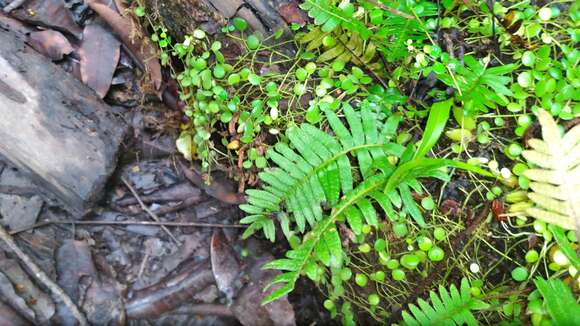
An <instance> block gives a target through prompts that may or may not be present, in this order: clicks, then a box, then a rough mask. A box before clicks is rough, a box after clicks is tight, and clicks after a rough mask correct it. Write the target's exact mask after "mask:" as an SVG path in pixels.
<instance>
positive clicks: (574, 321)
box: [534, 277, 580, 326]
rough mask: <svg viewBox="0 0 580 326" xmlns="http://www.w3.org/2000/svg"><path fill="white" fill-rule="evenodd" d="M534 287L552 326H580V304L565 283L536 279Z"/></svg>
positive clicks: (555, 280)
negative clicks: (541, 298)
mask: <svg viewBox="0 0 580 326" xmlns="http://www.w3.org/2000/svg"><path fill="white" fill-rule="evenodd" d="M534 283H535V284H536V287H537V288H538V290H539V291H540V293H541V294H542V296H543V297H544V304H545V306H546V310H547V311H548V314H549V315H550V317H552V323H553V325H557V326H565V325H580V304H578V302H577V300H576V298H574V294H572V291H571V289H570V287H569V286H568V285H566V283H564V282H562V281H561V280H559V279H550V280H544V279H543V278H539V277H538V278H536V279H535V280H534Z"/></svg>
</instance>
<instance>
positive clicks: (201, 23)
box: [145, 0, 294, 41]
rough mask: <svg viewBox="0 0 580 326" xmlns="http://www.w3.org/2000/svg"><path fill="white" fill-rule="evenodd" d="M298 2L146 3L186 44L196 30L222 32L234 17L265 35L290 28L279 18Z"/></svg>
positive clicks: (182, 0) (160, 0)
mask: <svg viewBox="0 0 580 326" xmlns="http://www.w3.org/2000/svg"><path fill="white" fill-rule="evenodd" d="M292 1H294V0H174V1H163V0H145V5H146V6H147V7H148V8H149V9H150V10H152V12H153V13H154V16H155V17H156V18H157V19H158V20H159V21H160V22H161V23H162V24H163V25H164V26H165V27H166V28H167V29H168V31H169V34H170V35H171V36H172V37H173V38H175V39H177V40H179V41H180V40H182V39H183V36H184V35H186V34H191V33H192V32H193V30H195V29H196V28H201V29H203V30H205V31H206V32H209V33H210V34H213V33H215V32H218V31H219V28H220V27H221V26H224V25H225V24H226V23H227V21H228V20H229V19H231V18H233V17H236V16H237V17H240V18H244V19H245V20H246V21H247V22H248V24H249V26H250V28H251V29H252V30H254V31H256V32H258V33H261V34H263V35H268V34H270V33H273V32H275V31H277V30H279V29H286V30H287V24H286V22H285V21H284V19H283V18H282V16H281V15H280V14H279V9H280V7H281V6H283V5H286V4H288V3H289V2H292Z"/></svg>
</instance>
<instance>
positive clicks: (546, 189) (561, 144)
mask: <svg viewBox="0 0 580 326" xmlns="http://www.w3.org/2000/svg"><path fill="white" fill-rule="evenodd" d="M538 119H539V121H540V125H541V126H542V137H543V140H540V139H531V140H530V141H529V142H528V144H529V145H530V147H531V148H532V150H526V151H524V152H523V156H524V158H526V160H528V162H529V163H532V164H534V165H536V166H537V168H532V169H528V170H526V171H525V172H524V175H525V176H526V177H527V178H528V179H530V180H531V181H532V182H530V188H531V189H532V190H533V192H531V193H529V194H528V197H529V198H530V199H531V200H532V201H533V202H534V203H535V204H536V207H532V208H530V209H528V210H527V211H526V212H527V214H529V215H530V216H532V217H534V218H537V219H540V220H542V221H545V222H548V223H551V224H555V225H558V226H560V227H562V228H564V229H567V230H574V229H576V230H577V232H580V196H579V195H578V194H580V125H578V126H575V127H574V128H572V129H571V130H570V131H568V132H567V133H566V134H565V135H563V136H562V135H561V133H560V129H559V128H558V125H557V124H556V122H555V121H554V119H553V118H552V116H551V115H550V114H549V113H548V112H546V111H545V110H543V109H540V110H539V112H538Z"/></svg>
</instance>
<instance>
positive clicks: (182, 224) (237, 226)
mask: <svg viewBox="0 0 580 326" xmlns="http://www.w3.org/2000/svg"><path fill="white" fill-rule="evenodd" d="M53 224H76V225H148V226H167V227H202V228H232V229H245V228H247V226H246V225H241V224H218V223H199V222H153V221H44V222H39V223H36V224H34V225H30V226H27V227H23V228H20V229H16V230H13V231H10V235H15V234H18V233H22V232H26V231H30V230H33V229H38V228H41V227H45V226H49V225H53Z"/></svg>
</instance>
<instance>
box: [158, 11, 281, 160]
mask: <svg viewBox="0 0 580 326" xmlns="http://www.w3.org/2000/svg"><path fill="white" fill-rule="evenodd" d="M236 28H237V29H238V30H239V31H244V30H245V29H246V28H247V22H246V21H245V20H243V19H239V18H236V19H234V20H233V24H232V25H230V26H228V27H227V30H228V31H234V30H235V29H236ZM164 40H165V41H166V42H164V43H163V44H159V46H160V47H162V45H163V47H171V49H172V52H171V54H172V55H173V56H174V57H176V58H178V59H179V60H180V61H181V62H182V64H183V66H184V70H183V71H182V72H181V73H179V74H178V75H177V80H178V82H179V86H180V99H181V100H182V101H184V102H185V103H187V107H186V109H185V114H186V115H187V117H189V119H190V121H191V127H192V128H190V129H189V128H186V129H185V130H184V131H183V132H182V134H181V136H180V138H179V140H178V142H177V144H178V148H179V150H180V152H182V153H184V154H185V156H186V157H188V158H189V157H191V156H192V155H193V154H195V155H197V157H198V158H200V159H201V160H202V164H203V167H204V168H207V167H208V166H209V161H210V155H211V154H212V153H213V152H212V150H211V147H212V146H210V138H211V135H212V132H213V130H214V125H215V124H216V123H217V122H221V123H224V124H225V123H229V122H230V121H231V120H232V118H233V117H234V115H235V114H238V120H237V130H236V131H237V133H238V134H240V135H241V136H240V137H239V140H237V139H236V140H234V141H228V140H227V139H222V143H223V144H224V145H225V146H226V147H227V148H228V149H230V150H236V149H238V148H239V147H240V142H242V143H245V144H248V143H251V142H252V141H254V139H255V136H256V135H257V134H259V133H260V132H261V130H262V125H264V124H265V125H272V124H273V123H274V121H275V120H276V119H278V115H279V114H278V102H279V100H280V93H279V90H278V85H277V84H276V83H274V82H272V81H270V82H267V80H265V78H264V77H263V76H260V75H258V74H257V73H256V72H254V71H253V70H252V69H250V68H248V67H243V68H241V69H239V68H237V69H236V68H235V66H233V65H232V64H230V63H228V62H226V59H225V57H224V55H223V53H222V51H221V50H222V44H221V42H219V41H214V42H211V43H210V42H209V40H208V38H207V36H206V34H205V32H204V31H202V30H195V31H194V32H193V33H192V35H188V36H186V37H185V40H184V42H182V43H177V44H173V45H172V44H171V43H170V40H169V42H167V40H168V39H167V38H164ZM261 45H262V42H261V41H260V39H259V38H258V36H256V35H254V34H251V35H249V36H247V37H246V38H245V46H246V48H247V50H248V51H258V50H259V49H260V48H261ZM163 47H162V48H163ZM242 87H245V89H244V90H245V91H246V92H243V93H238V92H236V90H239V89H240V88H242ZM251 88H254V89H258V90H259V92H260V96H255V94H254V92H252V91H251ZM248 94H250V95H252V98H251V99H250V98H249V97H248V96H246V95H248ZM266 110H269V113H268V112H265V111H266ZM248 156H249V158H248V159H247V160H245V161H244V162H243V167H244V168H250V167H252V166H254V165H255V166H257V167H258V168H264V167H265V166H266V159H265V158H264V157H263V155H262V154H261V153H258V152H257V151H256V150H255V149H251V150H250V151H249V155H248Z"/></svg>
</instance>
